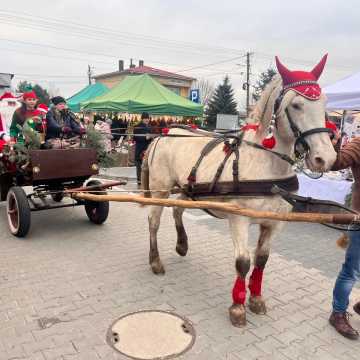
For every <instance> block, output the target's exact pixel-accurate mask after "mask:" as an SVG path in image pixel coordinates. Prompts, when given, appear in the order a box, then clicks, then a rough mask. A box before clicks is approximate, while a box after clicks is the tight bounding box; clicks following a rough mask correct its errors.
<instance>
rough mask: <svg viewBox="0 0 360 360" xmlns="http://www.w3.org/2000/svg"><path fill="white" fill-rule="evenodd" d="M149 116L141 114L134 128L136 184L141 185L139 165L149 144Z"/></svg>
mask: <svg viewBox="0 0 360 360" xmlns="http://www.w3.org/2000/svg"><path fill="white" fill-rule="evenodd" d="M149 122H150V116H149V114H148V113H145V112H144V113H142V114H141V122H140V123H139V125H138V126H136V127H135V128H134V140H135V165H136V177H137V182H138V184H140V183H141V164H142V159H143V157H144V153H145V151H146V149H147V147H148V146H149V144H150V142H151V139H152V137H151V135H150V134H151V127H150V125H149Z"/></svg>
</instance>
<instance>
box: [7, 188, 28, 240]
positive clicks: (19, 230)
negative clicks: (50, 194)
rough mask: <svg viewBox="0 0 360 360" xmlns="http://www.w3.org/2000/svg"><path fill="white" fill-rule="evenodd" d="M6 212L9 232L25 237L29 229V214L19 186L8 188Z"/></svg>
mask: <svg viewBox="0 0 360 360" xmlns="http://www.w3.org/2000/svg"><path fill="white" fill-rule="evenodd" d="M6 212H7V219H8V224H9V229H10V232H11V233H12V234H13V235H15V236H17V237H25V236H26V235H27V233H28V232H29V229H30V224H31V212H30V206H29V202H28V199H27V197H26V194H25V191H24V190H23V189H22V188H21V187H19V186H13V187H12V188H10V190H9V192H8V194H7V198H6Z"/></svg>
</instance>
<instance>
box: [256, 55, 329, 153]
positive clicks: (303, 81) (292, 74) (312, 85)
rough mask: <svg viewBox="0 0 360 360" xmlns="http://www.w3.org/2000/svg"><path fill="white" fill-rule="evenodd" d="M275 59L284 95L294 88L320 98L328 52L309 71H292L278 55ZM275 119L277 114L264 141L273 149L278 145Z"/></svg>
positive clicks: (308, 97)
mask: <svg viewBox="0 0 360 360" xmlns="http://www.w3.org/2000/svg"><path fill="white" fill-rule="evenodd" d="M275 60H276V67H277V69H278V72H279V74H280V76H281V79H282V82H283V92H282V95H284V94H285V93H286V92H288V91H289V90H293V91H295V92H296V93H298V94H299V95H301V96H303V97H305V98H306V99H309V100H318V99H319V98H320V96H321V87H320V85H319V84H318V82H317V81H318V80H319V78H320V76H321V74H322V72H323V70H324V67H325V63H326V60H327V54H326V55H324V56H323V58H322V59H321V60H320V62H319V63H318V64H317V65H316V66H315V67H314V68H313V69H312V70H311V71H309V72H308V71H300V70H294V71H291V70H289V69H288V68H287V67H285V66H284V65H283V64H282V63H281V62H280V60H279V58H278V57H277V56H276V57H275ZM275 120H276V114H274V115H273V118H272V120H271V121H270V126H269V130H268V135H267V136H266V137H265V139H264V140H263V142H262V144H263V146H264V147H266V148H269V149H272V148H273V147H274V146H275V145H276V140H275V137H274V134H273V131H274V127H275Z"/></svg>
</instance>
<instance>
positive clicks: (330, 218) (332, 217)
mask: <svg viewBox="0 0 360 360" xmlns="http://www.w3.org/2000/svg"><path fill="white" fill-rule="evenodd" d="M72 197H73V198H75V199H81V200H91V201H117V202H133V203H137V204H142V205H156V206H165V207H181V208H188V209H208V210H217V211H221V212H225V213H231V214H236V215H242V216H247V217H252V218H257V219H270V220H279V221H295V222H310V223H321V224H324V223H328V224H331V223H332V224H352V223H359V222H360V215H356V214H324V213H296V212H290V213H278V212H273V211H259V210H254V209H248V208H242V207H240V206H238V205H236V204H231V203H221V202H216V201H190V200H178V199H158V198H144V197H142V196H138V195H94V194H85V193H74V194H72Z"/></svg>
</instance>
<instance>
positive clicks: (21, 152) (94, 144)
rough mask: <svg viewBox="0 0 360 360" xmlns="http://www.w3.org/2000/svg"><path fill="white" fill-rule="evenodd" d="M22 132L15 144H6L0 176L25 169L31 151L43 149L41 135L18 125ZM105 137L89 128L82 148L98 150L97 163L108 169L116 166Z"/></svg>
mask: <svg viewBox="0 0 360 360" xmlns="http://www.w3.org/2000/svg"><path fill="white" fill-rule="evenodd" d="M17 127H18V129H19V130H20V135H22V136H20V138H22V139H23V141H18V142H17V143H15V144H5V145H4V147H3V151H2V153H0V175H1V174H3V173H6V172H14V171H16V169H20V168H22V167H23V168H24V167H26V165H27V164H28V163H29V161H30V150H38V149H41V144H42V142H43V141H42V138H41V134H40V133H38V132H37V131H35V130H34V129H33V128H32V127H31V126H29V125H28V124H27V123H25V124H24V125H23V126H20V125H17ZM104 140H105V138H104V135H103V134H101V133H100V132H99V131H96V130H95V129H94V126H89V127H88V128H87V131H86V135H84V136H83V138H81V141H80V147H87V148H93V149H95V150H96V155H97V162H98V164H99V165H100V167H103V168H107V167H111V166H113V165H114V164H115V159H114V158H113V157H112V156H111V155H110V154H108V153H107V152H106V151H105V144H104Z"/></svg>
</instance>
